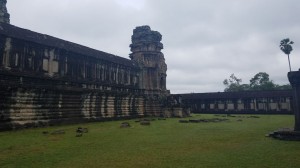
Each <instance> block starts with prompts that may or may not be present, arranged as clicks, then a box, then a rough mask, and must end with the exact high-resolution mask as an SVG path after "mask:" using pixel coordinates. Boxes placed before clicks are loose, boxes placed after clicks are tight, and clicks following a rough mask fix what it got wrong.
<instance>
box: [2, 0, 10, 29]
mask: <svg viewBox="0 0 300 168" xmlns="http://www.w3.org/2000/svg"><path fill="white" fill-rule="evenodd" d="M0 23H9V14H8V13H7V9H6V0H0Z"/></svg>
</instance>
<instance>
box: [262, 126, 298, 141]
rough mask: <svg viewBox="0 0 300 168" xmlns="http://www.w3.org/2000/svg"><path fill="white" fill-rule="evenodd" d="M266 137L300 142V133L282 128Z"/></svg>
mask: <svg viewBox="0 0 300 168" xmlns="http://www.w3.org/2000/svg"><path fill="white" fill-rule="evenodd" d="M266 137H272V138H275V139H279V140H288V141H300V132H299V131H294V130H293V129H291V128H281V129H278V130H276V131H273V132H270V133H269V134H267V135H266Z"/></svg>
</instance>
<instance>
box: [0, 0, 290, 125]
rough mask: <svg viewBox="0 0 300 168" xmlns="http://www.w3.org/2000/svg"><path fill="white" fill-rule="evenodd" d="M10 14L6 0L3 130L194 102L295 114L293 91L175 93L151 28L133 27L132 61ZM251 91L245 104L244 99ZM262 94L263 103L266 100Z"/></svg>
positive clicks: (0, 29)
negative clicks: (31, 26) (14, 21)
mask: <svg viewBox="0 0 300 168" xmlns="http://www.w3.org/2000/svg"><path fill="white" fill-rule="evenodd" d="M9 17H10V16H9V14H8V12H7V9H6V0H0V100H1V101H0V130H7V129H16V128H19V127H35V126H45V125H55V124H63V123H77V122H86V121H103V120H111V119H119V118H135V117H144V116H163V117H184V116H188V115H189V109H190V107H192V109H193V110H196V111H195V112H197V109H198V111H199V109H201V108H202V109H209V110H210V111H212V112H213V111H214V110H217V111H218V113H221V112H228V110H229V111H230V110H231V111H235V112H239V111H241V110H242V111H243V110H244V109H247V108H248V109H252V110H254V111H257V110H259V111H263V112H268V110H272V111H275V112H276V113H281V112H282V113H290V112H291V106H290V102H291V100H292V93H291V92H290V91H286V92H281V93H276V94H272V93H270V92H266V93H267V94H263V93H258V94H247V93H243V94H235V96H234V97H230V96H229V97H226V98H225V97H222V96H224V95H223V94H222V95H221V94H217V93H211V94H209V93H208V94H205V96H204V98H203V97H201V95H198V94H197V96H196V95H193V94H185V95H183V96H182V95H171V94H170V91H169V90H167V88H166V79H167V64H166V63H165V58H164V55H163V53H162V52H161V50H162V49H163V44H162V43H161V40H162V35H161V34H160V33H159V32H157V31H153V30H151V28H150V27H149V26H139V27H136V28H135V29H134V30H133V35H132V37H131V40H132V43H131V44H130V49H131V53H130V56H129V57H130V59H126V58H123V57H120V56H116V55H113V54H109V53H106V52H103V51H98V50H95V49H91V48H89V47H85V46H83V45H79V44H75V43H72V42H69V41H65V40H62V39H59V38H55V37H52V36H49V35H45V34H40V33H37V32H33V31H30V30H26V29H23V28H20V27H17V26H14V25H11V24H10V19H9ZM209 95H210V96H209ZM212 95H213V96H212ZM247 95H248V96H247ZM249 95H251V96H250V97H249ZM258 95H259V99H256V97H257V96H258ZM207 96H208V97H207ZM219 96H221V97H219ZM227 96H228V95H227ZM244 97H245V98H247V101H246V104H245V103H244V104H243V103H242V102H243V101H240V100H241V99H242V98H244ZM184 98H185V101H183V100H182V99H184ZM260 100H261V101H263V103H264V105H259V103H260V102H259V101H260ZM220 101H221V102H220ZM257 101H258V102H257ZM183 102H185V103H184V104H185V106H184V104H183ZM256 102H257V103H256ZM216 103H217V104H219V105H215V104H216ZM251 103H253V105H252V104H251ZM254 103H255V104H254ZM212 104H213V105H212ZM250 104H251V105H250ZM256 104H257V105H256ZM197 105H199V106H197ZM217 106H218V107H217ZM241 106H243V107H241ZM246 106H247V107H246ZM248 106H249V107H248ZM256 106H257V107H256ZM220 110H221V111H220Z"/></svg>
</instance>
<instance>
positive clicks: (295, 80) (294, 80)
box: [288, 71, 300, 131]
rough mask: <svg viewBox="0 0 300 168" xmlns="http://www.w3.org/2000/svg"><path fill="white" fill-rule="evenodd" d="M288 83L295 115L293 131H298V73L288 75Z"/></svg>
mask: <svg viewBox="0 0 300 168" xmlns="http://www.w3.org/2000/svg"><path fill="white" fill-rule="evenodd" d="M288 78H289V81H290V83H291V85H292V87H293V111H294V114H295V128H294V129H295V131H300V71H292V72H289V73H288Z"/></svg>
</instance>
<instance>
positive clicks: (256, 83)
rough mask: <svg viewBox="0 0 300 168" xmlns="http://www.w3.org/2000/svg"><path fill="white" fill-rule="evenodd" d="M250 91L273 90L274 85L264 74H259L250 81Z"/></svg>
mask: <svg viewBox="0 0 300 168" xmlns="http://www.w3.org/2000/svg"><path fill="white" fill-rule="evenodd" d="M250 88H251V90H274V89H275V88H276V85H275V84H274V82H273V81H272V80H270V78H269V74H267V73H266V72H259V73H257V74H256V75H254V77H253V78H252V79H251V80H250Z"/></svg>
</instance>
